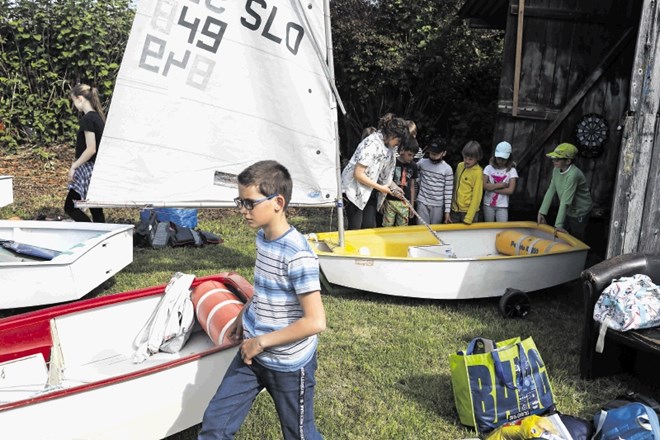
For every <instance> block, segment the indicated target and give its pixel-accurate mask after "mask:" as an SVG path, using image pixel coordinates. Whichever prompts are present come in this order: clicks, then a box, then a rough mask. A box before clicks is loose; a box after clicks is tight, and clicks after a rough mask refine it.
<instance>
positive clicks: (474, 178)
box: [382, 139, 592, 240]
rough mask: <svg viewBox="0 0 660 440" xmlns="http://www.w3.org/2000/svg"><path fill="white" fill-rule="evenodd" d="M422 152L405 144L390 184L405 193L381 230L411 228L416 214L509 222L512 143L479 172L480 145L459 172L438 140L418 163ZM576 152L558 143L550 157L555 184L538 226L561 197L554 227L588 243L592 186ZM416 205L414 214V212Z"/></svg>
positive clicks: (394, 199) (391, 204)
mask: <svg viewBox="0 0 660 440" xmlns="http://www.w3.org/2000/svg"><path fill="white" fill-rule="evenodd" d="M418 150H419V147H418V144H417V141H415V142H409V143H402V144H401V145H400V146H399V156H398V158H397V160H396V166H395V168H394V174H393V178H392V181H393V183H394V184H395V185H397V186H398V187H399V188H401V190H402V191H403V194H404V197H405V199H403V198H401V197H400V195H396V194H393V195H388V196H387V197H386V199H385V203H384V206H383V209H382V211H383V222H382V225H383V226H401V225H407V224H408V222H409V219H410V218H412V216H413V214H414V213H415V212H416V213H417V215H418V216H419V220H420V221H421V222H423V223H431V224H438V223H464V224H468V225H469V224H472V223H474V222H477V221H480V220H483V221H486V222H506V221H508V219H509V214H508V208H509V196H511V195H512V194H513V193H514V192H515V190H516V182H517V180H518V172H517V171H516V164H515V162H514V161H513V155H512V147H511V144H510V143H509V142H506V141H502V142H500V143H498V144H497V146H496V147H495V150H494V151H493V156H492V157H491V158H490V161H489V163H488V165H486V167H485V168H483V169H482V168H481V166H480V165H479V161H480V160H481V159H482V157H483V151H482V149H481V145H479V143H478V142H477V141H474V140H472V141H469V142H468V143H467V144H465V146H464V147H463V149H462V150H461V154H462V156H463V161H462V162H460V163H459V164H458V165H457V167H456V172H455V173H454V171H453V170H452V168H451V166H450V165H449V164H448V163H447V162H445V160H444V158H445V156H446V154H447V146H446V144H445V143H444V142H443V140H442V139H437V140H434V141H433V142H431V144H430V145H429V146H428V147H427V148H426V149H425V157H423V158H422V159H420V160H419V162H417V163H415V162H414V156H415V155H416V154H417V152H418ZM577 153H578V149H577V147H575V146H574V145H572V144H569V143H562V144H559V145H558V146H557V147H556V148H555V150H554V151H552V152H550V153H548V154H547V157H549V158H551V159H552V161H553V165H554V170H553V174H552V180H551V182H550V185H549V187H548V189H547V191H546V193H545V196H544V198H543V203H542V205H541V207H540V209H539V213H538V217H537V222H538V223H539V224H545V223H546V220H545V216H546V215H547V214H548V210H549V209H550V205H551V203H552V199H553V198H554V196H555V195H557V196H558V198H559V210H558V213H557V218H556V221H555V228H556V229H557V230H558V231H560V232H570V233H571V234H572V235H573V236H575V237H577V238H579V239H582V240H583V239H584V236H585V231H586V225H587V221H588V219H589V213H590V211H591V208H592V201H591V196H590V194H589V186H588V184H587V181H586V178H585V177H584V174H583V173H582V171H581V170H580V169H579V168H577V167H576V166H575V165H574V164H573V162H574V160H575V157H576V155H577ZM412 206H415V207H416V209H415V210H413V209H411V207H412Z"/></svg>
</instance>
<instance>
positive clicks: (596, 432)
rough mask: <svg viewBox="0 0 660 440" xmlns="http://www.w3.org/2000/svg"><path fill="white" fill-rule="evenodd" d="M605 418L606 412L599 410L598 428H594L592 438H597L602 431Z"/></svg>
mask: <svg viewBox="0 0 660 440" xmlns="http://www.w3.org/2000/svg"><path fill="white" fill-rule="evenodd" d="M606 418H607V411H603V410H602V409H601V410H600V417H599V418H598V426H596V431H595V432H594V435H593V437H591V438H599V437H598V434H600V432H601V431H602V430H603V425H604V424H605V419H606Z"/></svg>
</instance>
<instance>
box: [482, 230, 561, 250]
mask: <svg viewBox="0 0 660 440" xmlns="http://www.w3.org/2000/svg"><path fill="white" fill-rule="evenodd" d="M495 247H496V248H497V252H499V253H500V254H504V255H542V254H554V253H556V252H565V251H569V250H571V249H572V248H571V246H570V245H568V244H566V243H560V242H558V241H552V240H545V239H543V238H539V237H535V236H533V235H529V234H525V233H523V232H518V231H502V232H499V233H498V234H497V238H496V239H495Z"/></svg>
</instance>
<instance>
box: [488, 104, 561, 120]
mask: <svg viewBox="0 0 660 440" xmlns="http://www.w3.org/2000/svg"><path fill="white" fill-rule="evenodd" d="M512 111H513V102H512V101H509V100H499V101H497V112H498V113H500V114H503V115H511V113H512ZM558 114H559V110H558V109H556V108H549V107H544V106H542V105H537V104H529V103H520V102H519V103H518V115H517V117H518V118H525V119H539V120H543V121H552V120H554V119H555V118H556V117H557V115H558Z"/></svg>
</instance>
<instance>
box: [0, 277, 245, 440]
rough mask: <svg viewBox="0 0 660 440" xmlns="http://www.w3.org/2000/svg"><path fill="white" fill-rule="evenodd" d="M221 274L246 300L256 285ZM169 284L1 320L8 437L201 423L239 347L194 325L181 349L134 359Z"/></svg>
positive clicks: (133, 435)
mask: <svg viewBox="0 0 660 440" xmlns="http://www.w3.org/2000/svg"><path fill="white" fill-rule="evenodd" d="M210 280H213V281H220V282H222V283H223V284H224V285H225V286H226V287H227V288H228V289H229V290H230V291H232V292H233V293H234V294H235V295H236V297H238V298H239V299H240V301H242V302H243V303H245V302H246V301H247V300H248V299H249V298H250V297H251V296H252V286H251V285H250V284H249V283H248V282H247V281H246V280H245V279H243V278H242V277H240V276H239V275H237V274H235V273H224V274H219V275H216V276H211V277H205V278H198V279H196V280H195V281H194V282H193V286H196V285H198V284H200V283H202V282H204V281H210ZM164 290H165V286H159V287H150V288H146V289H141V290H135V291H132V292H125V293H119V294H116V295H107V296H103V297H99V298H92V299H87V300H82V301H76V302H73V303H69V304H64V305H59V306H53V307H50V308H45V309H42V310H39V311H35V312H31V313H26V314H23V315H16V316H13V317H10V318H5V319H2V320H0V372H1V374H0V426H2V437H3V438H8V439H19V438H20V439H26V440H43V439H49V440H70V439H86V440H92V439H108V440H110V439H112V440H117V439H122V440H131V439H134V440H148V439H160V438H163V437H167V436H169V435H172V434H175V433H177V432H179V431H182V430H184V429H187V428H189V427H191V426H194V425H196V424H198V423H200V422H201V420H202V415H203V413H204V409H205V408H206V405H207V404H208V402H209V400H210V399H211V397H212V396H213V394H214V393H215V391H216V389H217V387H218V385H219V384H220V381H221V380H222V378H223V376H224V373H225V371H226V370H227V367H228V366H229V363H230V362H231V360H232V359H233V357H234V356H235V354H236V349H237V348H236V347H235V346H234V345H232V344H224V345H220V346H215V345H214V344H213V342H212V341H211V339H210V338H209V336H208V335H207V334H206V333H204V332H203V331H202V330H198V331H193V333H192V335H191V336H190V338H189V339H188V341H187V342H186V343H185V345H183V348H182V349H181V351H179V352H177V353H163V352H157V353H156V354H153V355H151V356H150V357H148V358H147V359H146V360H145V361H144V362H142V363H134V362H133V358H134V355H135V349H136V347H135V345H134V340H135V338H136V335H138V333H139V332H140V330H141V329H142V327H143V326H144V324H145V323H146V322H147V321H148V320H149V318H150V316H151V315H152V313H153V312H154V309H155V308H156V306H157V305H158V304H159V302H160V300H161V298H162V296H163V292H164Z"/></svg>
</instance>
